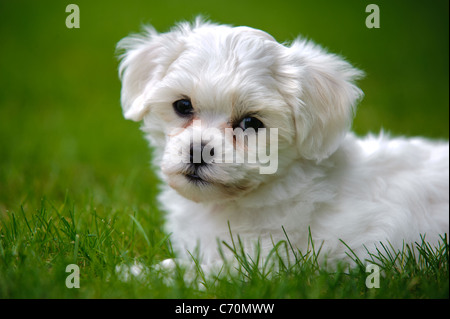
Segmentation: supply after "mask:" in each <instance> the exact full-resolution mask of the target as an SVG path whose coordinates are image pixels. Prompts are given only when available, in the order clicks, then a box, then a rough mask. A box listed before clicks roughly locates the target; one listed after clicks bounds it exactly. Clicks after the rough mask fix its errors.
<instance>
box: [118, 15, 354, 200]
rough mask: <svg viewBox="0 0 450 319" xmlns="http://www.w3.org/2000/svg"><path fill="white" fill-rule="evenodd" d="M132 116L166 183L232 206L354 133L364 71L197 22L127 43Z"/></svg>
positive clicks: (252, 33) (125, 72) (308, 50)
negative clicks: (292, 166)
mask: <svg viewBox="0 0 450 319" xmlns="http://www.w3.org/2000/svg"><path fill="white" fill-rule="evenodd" d="M119 47H120V48H122V49H124V50H125V53H124V54H123V57H122V62H121V65H120V75H121V80H122V82H123V86H122V106H123V109H124V114H125V117H126V118H129V119H133V120H136V121H140V120H144V126H143V129H144V131H146V132H148V133H149V135H150V139H151V141H152V144H153V146H154V147H155V148H156V152H157V153H158V154H162V155H160V157H159V160H160V163H159V164H160V166H161V170H162V173H163V177H164V178H165V179H166V181H167V182H168V184H169V185H170V186H171V187H172V188H174V189H175V190H176V191H178V192H179V193H180V194H181V195H183V196H185V197H187V198H189V199H192V200H194V201H197V202H199V201H218V200H227V199H234V198H237V197H239V196H242V195H244V194H246V193H249V192H251V191H253V190H255V189H257V188H258V187H259V186H260V185H261V184H262V183H269V182H270V181H271V180H273V179H274V178H276V177H278V176H280V175H282V174H283V171H284V169H285V167H286V166H288V165H289V164H290V163H291V162H292V161H294V160H298V159H299V158H302V159H306V160H322V159H324V158H326V157H328V156H329V155H330V154H331V153H332V152H334V151H335V149H336V148H337V147H338V145H339V142H340V140H341V139H342V137H343V136H344V135H345V133H346V131H347V130H348V128H349V126H350V123H351V118H352V110H353V106H354V104H355V101H356V100H357V99H358V98H359V97H360V95H361V91H360V90H359V89H358V88H357V87H356V86H354V85H353V80H354V79H355V78H356V77H358V76H359V75H360V72H359V71H357V70H355V69H353V68H352V67H351V66H350V65H349V64H348V63H346V62H344V61H343V60H341V59H340V58H338V57H336V56H333V55H329V54H327V53H325V52H324V51H323V50H321V49H320V48H318V47H317V46H314V45H312V44H309V43H306V42H303V41H300V40H297V41H295V42H294V43H293V44H292V45H291V46H290V47H286V46H283V45H281V44H279V43H277V42H276V41H275V40H274V39H273V38H272V37H271V36H270V35H268V34H267V33H264V32H262V31H259V30H255V29H251V28H247V27H237V28H231V27H228V26H219V25H213V24H207V23H203V22H200V21H197V22H196V24H195V25H188V24H181V25H180V26H178V28H176V29H174V30H172V31H170V32H168V33H165V34H157V33H156V32H155V31H154V30H153V29H148V30H147V32H146V34H145V35H144V36H139V37H138V36H136V37H129V38H125V39H124V40H122V41H121V42H120V43H119Z"/></svg>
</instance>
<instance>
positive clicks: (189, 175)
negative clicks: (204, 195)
mask: <svg viewBox="0 0 450 319" xmlns="http://www.w3.org/2000/svg"><path fill="white" fill-rule="evenodd" d="M184 176H185V177H186V179H187V180H188V181H189V182H191V183H194V184H201V185H204V184H209V183H210V182H209V181H207V180H205V179H204V177H203V176H202V175H201V174H200V173H199V170H198V169H193V170H191V171H187V172H185V173H184Z"/></svg>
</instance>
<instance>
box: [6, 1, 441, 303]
mask: <svg viewBox="0 0 450 319" xmlns="http://www.w3.org/2000/svg"><path fill="white" fill-rule="evenodd" d="M69 3H70V2H69ZM73 3H76V4H78V5H79V7H80V28H79V29H68V28H66V25H65V20H66V17H67V15H68V13H66V12H65V8H66V5H67V4H68V3H66V2H61V1H59V2H58V1H54V2H50V1H31V0H30V1H21V2H20V3H19V2H17V1H1V2H0V40H1V42H0V43H1V59H0V298H448V297H449V260H448V258H449V251H448V239H447V237H443V239H442V242H441V245H440V246H439V247H429V245H428V244H427V243H426V241H424V242H421V243H417V246H418V250H419V254H418V255H416V257H417V258H413V257H412V256H411V250H409V249H408V248H407V247H405V250H404V251H403V252H402V253H398V252H392V251H390V250H389V249H388V247H386V250H383V251H380V254H379V255H376V256H373V261H374V262H375V263H376V264H378V266H379V267H380V270H381V276H380V282H379V288H372V289H370V288H368V287H367V286H366V279H367V276H368V275H369V274H370V273H368V272H366V269H365V267H364V266H360V267H356V268H353V269H351V270H348V269H346V268H338V269H337V270H333V271H330V270H327V269H324V268H322V267H321V266H319V265H317V263H316V262H315V257H314V256H315V254H314V252H313V251H309V252H303V254H302V255H300V254H299V255H298V259H297V260H294V261H292V263H291V264H289V265H286V264H281V265H279V268H278V270H276V271H275V270H273V271H272V272H270V273H267V272H264V271H261V269H260V267H256V260H251V259H250V258H249V257H248V256H246V255H245V253H242V252H240V250H239V247H238V244H237V247H235V249H236V258H237V259H238V260H239V262H240V265H241V269H240V271H238V272H237V273H234V274H232V275H230V276H225V278H218V279H217V278H216V279H214V278H209V279H206V280H203V279H202V276H201V273H199V274H198V275H199V278H198V280H197V282H198V281H200V282H202V284H200V285H198V284H196V283H192V282H190V281H184V280H182V275H183V269H178V270H176V272H175V274H174V275H173V276H172V280H171V281H168V280H166V279H164V278H163V276H161V275H160V274H159V272H158V271H157V270H156V269H155V268H152V267H151V265H154V264H156V263H158V262H160V261H162V260H164V259H166V258H170V257H173V253H172V252H171V248H170V236H168V234H166V233H164V231H163V227H162V226H163V222H164V215H163V212H161V211H160V210H159V209H158V204H157V202H156V200H155V197H156V194H157V193H158V183H159V182H158V180H157V179H156V177H155V174H154V173H153V172H152V170H151V168H150V165H149V162H150V157H151V151H150V150H149V149H148V146H147V144H146V142H145V141H144V139H143V137H142V134H141V133H140V131H139V124H137V123H133V122H130V121H125V120H124V119H123V117H122V113H121V108H120V103H119V101H120V82H119V80H118V76H117V64H118V63H117V59H116V57H115V45H116V43H117V42H118V41H119V40H120V39H121V38H123V37H124V36H126V35H128V34H129V33H131V32H137V31H139V30H140V26H141V24H142V23H152V24H153V25H154V26H155V27H156V28H157V29H158V30H160V31H164V30H167V29H168V28H169V27H170V26H171V25H173V24H174V22H176V21H179V20H182V19H192V18H193V17H194V16H195V15H196V14H198V13H202V14H204V15H205V16H208V17H210V18H211V19H212V20H213V21H218V22H222V23H230V24H235V25H249V26H252V27H256V28H260V29H263V30H265V31H268V32H269V33H271V34H272V35H274V36H275V38H276V39H278V40H279V41H281V42H282V41H289V40H292V39H293V38H295V37H296V36H297V35H299V34H302V35H304V36H306V37H308V38H311V39H313V40H315V41H316V42H318V43H320V44H322V45H324V46H325V47H327V48H328V49H329V50H330V51H332V52H335V53H339V54H342V55H344V56H345V57H347V58H348V60H349V61H351V62H352V63H353V64H354V65H355V66H357V67H359V68H361V69H363V70H364V71H365V72H366V74H367V76H366V78H365V79H364V80H362V81H361V82H360V86H361V88H362V89H363V91H364V92H365V94H366V96H365V98H364V100H363V101H362V103H361V104H360V106H359V109H358V112H357V115H356V118H355V122H354V130H355V131H356V132H357V133H358V134H361V135H363V134H366V133H368V132H378V131H379V130H380V129H381V128H383V129H384V130H385V131H386V132H390V133H391V134H393V135H407V136H412V135H421V136H425V137H430V138H438V139H448V135H449V120H448V117H449V90H448V85H449V76H448V75H449V74H448V72H449V65H448V57H449V52H448V50H449V40H448V38H449V37H448V36H449V34H448V33H449V31H448V26H449V22H448V1H446V0H439V1H434V2H433V3H432V4H428V3H424V2H423V1H406V0H405V1H377V2H376V3H377V4H378V5H379V7H380V13H381V28H380V29H368V28H366V26H365V19H366V16H367V15H368V13H366V12H365V6H366V5H367V4H368V3H367V4H366V3H365V2H361V1H356V0H355V1H353V0H352V1H346V2H343V3H341V2H338V1H278V2H275V1H267V0H258V1H243V0H239V1H238V0H230V1H207V0H201V1H189V2H188V1H179V0H172V1H156V0H155V1H137V0H129V1H120V2H119V1H107V2H106V1H105V2H100V1H95V2H94V1H87V0H76V1H73ZM369 3H370V2H369ZM285 244H286V245H287V242H286V243H285ZM280 245H283V243H281V244H280ZM287 246H288V245H287ZM223 248H224V249H229V248H233V247H232V246H231V247H229V248H227V247H225V246H224V247H223ZM349 254H351V252H350V251H349ZM136 261H137V262H140V263H142V264H144V265H146V266H147V267H148V269H147V273H146V275H145V276H143V277H138V278H134V277H132V278H131V279H130V280H128V281H123V280H120V274H118V273H117V272H116V270H115V269H116V266H117V265H121V264H125V265H132V264H133V263H134V262H136ZM69 264H76V265H78V267H79V269H80V288H78V289H77V288H72V289H69V288H67V287H66V279H67V277H68V276H69V275H70V274H71V273H70V272H66V267H67V265H69Z"/></svg>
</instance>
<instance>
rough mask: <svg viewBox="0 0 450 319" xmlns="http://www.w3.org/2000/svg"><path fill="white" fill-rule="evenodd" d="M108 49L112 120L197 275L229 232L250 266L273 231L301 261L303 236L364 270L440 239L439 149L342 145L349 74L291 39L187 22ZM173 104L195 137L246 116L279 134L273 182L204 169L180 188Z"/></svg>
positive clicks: (409, 144)
mask: <svg viewBox="0 0 450 319" xmlns="http://www.w3.org/2000/svg"><path fill="white" fill-rule="evenodd" d="M118 47H119V48H120V49H121V50H123V52H124V53H123V55H122V57H121V59H122V60H121V63H120V77H121V80H122V84H123V87H122V106H123V111H124V115H125V117H126V118H127V119H132V120H135V121H141V120H143V131H144V132H145V133H146V135H147V137H148V140H149V141H150V144H151V146H152V147H153V148H154V163H155V165H156V166H157V167H161V168H162V170H161V171H160V177H161V178H162V179H163V180H164V181H165V182H166V183H167V184H168V185H170V186H164V187H163V191H162V193H161V196H160V198H159V199H160V202H161V205H162V208H163V210H164V211H165V212H167V231H168V232H170V233H172V236H171V241H172V244H173V245H174V248H175V249H176V250H177V251H178V253H179V254H180V256H184V257H186V258H189V255H188V254H187V251H190V252H193V251H194V250H195V248H196V247H197V245H199V248H200V252H201V254H202V258H203V259H202V260H203V263H204V264H213V263H215V262H217V261H218V260H220V256H219V254H218V251H217V239H220V240H225V241H228V242H229V241H230V234H229V230H228V222H229V224H230V225H231V229H232V231H233V234H234V235H239V236H240V237H241V239H242V240H243V242H244V243H245V245H246V248H247V249H248V250H249V251H250V254H251V249H252V248H253V247H254V245H253V244H252V243H254V242H256V241H257V240H258V239H259V240H260V242H261V246H262V248H263V252H265V253H267V252H268V251H270V249H272V247H273V242H275V243H276V242H277V241H279V240H285V239H286V238H285V235H284V233H283V230H282V226H283V227H284V228H285V230H286V232H287V234H288V236H289V240H290V242H291V244H292V245H294V246H295V247H296V248H299V249H300V250H302V251H305V249H306V246H307V239H308V228H310V230H311V234H312V237H313V239H314V241H315V242H316V244H317V245H320V244H322V243H323V248H322V253H321V254H322V255H323V256H326V257H327V259H328V261H329V262H332V261H336V260H341V259H344V258H345V257H346V251H348V250H347V248H346V247H345V246H344V245H343V244H342V243H341V241H340V240H343V241H344V242H345V243H346V244H347V245H348V246H350V247H351V248H352V249H353V250H354V251H355V252H356V253H357V254H358V255H359V256H360V258H364V257H365V256H366V253H367V252H366V248H365V247H367V249H369V251H372V250H373V249H374V248H375V246H376V245H377V243H379V242H380V241H383V242H386V241H389V242H390V243H391V244H392V245H393V247H394V248H398V249H400V248H401V247H402V246H403V244H404V243H413V242H415V241H420V234H422V235H426V239H427V240H428V241H430V242H431V243H433V242H436V241H437V240H438V238H439V234H443V233H448V231H449V147H448V142H445V143H444V142H433V141H428V140H426V139H422V138H415V139H405V138H389V137H386V136H384V135H383V134H381V135H380V136H368V137H366V138H364V139H359V138H357V137H356V136H355V135H353V134H352V133H349V129H350V126H351V122H352V118H353V114H354V110H355V106H356V104H357V102H358V100H359V99H360V98H361V97H362V92H361V90H360V89H359V88H358V87H357V86H356V85H355V83H354V81H355V80H357V79H358V78H360V77H361V75H362V72H360V71H359V70H356V69H355V68H353V67H352V66H351V65H350V64H349V63H347V62H346V61H344V60H343V59H342V58H341V57H338V56H336V55H332V54H329V53H327V52H326V51H324V50H323V49H322V48H320V47H319V46H317V45H315V44H313V43H311V42H309V41H305V40H302V39H301V38H298V39H296V40H295V41H293V43H292V44H290V45H282V44H279V43H278V42H276V41H275V40H274V39H273V38H272V37H271V36H270V35H269V34H267V33H265V32H263V31H260V30H255V29H252V28H248V27H230V26H226V25H216V24H212V23H207V22H203V21H201V20H199V19H198V20H197V21H196V22H195V23H193V24H188V23H182V24H179V25H178V26H177V27H175V28H173V29H172V30H171V31H170V32H167V33H162V34H159V33H157V32H156V31H155V30H154V29H153V28H151V27H148V28H147V29H146V30H145V32H144V33H143V34H142V35H135V36H130V37H127V38H125V39H123V40H122V41H121V42H120V43H119V45H118ZM185 97H189V98H190V99H191V101H192V103H193V106H194V110H195V119H199V120H201V121H202V125H203V124H204V125H205V127H217V128H221V129H223V128H225V127H230V122H232V121H233V120H236V119H238V118H239V117H240V116H245V114H257V116H258V117H259V118H260V119H261V120H262V121H263V122H264V124H265V126H266V127H268V128H269V127H276V128H278V129H279V153H278V154H279V165H278V171H277V173H276V174H273V175H261V174H259V172H258V170H257V167H258V164H252V165H250V164H222V165H219V164H217V165H214V164H211V165H209V167H208V170H204V171H202V174H203V175H202V177H203V178H204V179H205V180H208V181H209V183H208V184H207V185H203V186H199V185H197V184H193V183H191V182H189V181H188V180H187V179H186V177H185V176H184V175H183V168H184V167H183V164H176V163H172V159H173V156H174V152H175V151H176V150H178V149H179V148H180V147H181V148H182V147H187V146H186V145H183V143H185V144H188V141H189V139H190V138H191V135H192V132H193V130H192V129H190V128H192V122H189V120H186V119H185V118H181V117H180V116H178V115H177V114H176V113H175V112H174V110H173V107H172V103H173V102H174V101H176V100H179V99H181V98H185ZM180 127H184V128H186V129H185V130H183V131H182V132H179V129H178V131H176V130H177V128H180ZM174 135H179V137H178V138H169V137H170V136H174ZM236 147H240V146H239V145H237V146H236Z"/></svg>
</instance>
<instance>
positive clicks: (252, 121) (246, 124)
mask: <svg viewBox="0 0 450 319" xmlns="http://www.w3.org/2000/svg"><path fill="white" fill-rule="evenodd" d="M239 127H240V128H242V129H243V130H244V131H245V130H246V129H248V128H253V129H254V130H255V131H258V129H260V128H263V127H264V124H263V123H262V122H261V121H260V120H258V119H257V118H256V117H246V118H244V119H243V120H242V121H241V123H239Z"/></svg>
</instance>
